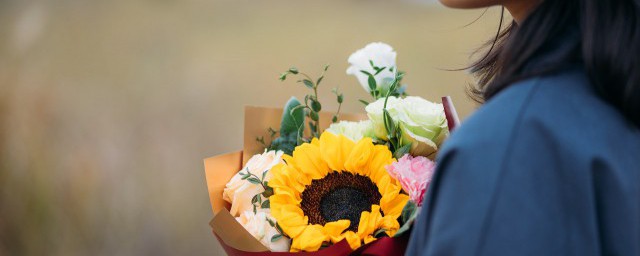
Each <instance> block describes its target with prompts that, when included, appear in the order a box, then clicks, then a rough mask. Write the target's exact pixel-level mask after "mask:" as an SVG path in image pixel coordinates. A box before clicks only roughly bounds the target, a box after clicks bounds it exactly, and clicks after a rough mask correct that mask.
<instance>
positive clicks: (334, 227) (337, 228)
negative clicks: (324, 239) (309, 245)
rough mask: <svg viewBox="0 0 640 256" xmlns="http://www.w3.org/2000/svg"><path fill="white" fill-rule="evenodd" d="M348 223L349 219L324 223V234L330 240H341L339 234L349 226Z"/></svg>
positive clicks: (335, 241) (334, 241) (349, 223)
mask: <svg viewBox="0 0 640 256" xmlns="http://www.w3.org/2000/svg"><path fill="white" fill-rule="evenodd" d="M349 225H351V221H350V220H338V221H333V222H329V223H327V224H324V227H323V231H324V234H325V235H327V236H329V238H331V242H333V243H337V242H338V241H340V240H342V237H341V236H340V235H341V234H342V232H344V230H345V229H347V228H349Z"/></svg>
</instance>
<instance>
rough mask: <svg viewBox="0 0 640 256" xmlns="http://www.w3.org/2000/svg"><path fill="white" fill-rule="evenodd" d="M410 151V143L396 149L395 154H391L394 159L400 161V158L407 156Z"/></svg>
mask: <svg viewBox="0 0 640 256" xmlns="http://www.w3.org/2000/svg"><path fill="white" fill-rule="evenodd" d="M410 150H411V143H409V144H407V145H404V146H402V147H400V148H398V149H396V152H394V153H393V157H395V158H396V159H400V158H401V157H402V156H404V155H406V154H408V153H409V151H410Z"/></svg>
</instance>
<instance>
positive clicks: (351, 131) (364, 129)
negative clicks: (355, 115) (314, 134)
mask: <svg viewBox="0 0 640 256" xmlns="http://www.w3.org/2000/svg"><path fill="white" fill-rule="evenodd" d="M325 131H327V132H330V133H333V134H335V135H344V136H345V137H347V138H349V139H351V140H352V141H354V142H357V141H359V140H361V139H362V138H365V137H367V138H372V139H375V133H374V132H373V123H372V122H371V120H365V121H360V122H351V121H340V122H338V123H334V124H331V126H329V128H328V129H327V130H325Z"/></svg>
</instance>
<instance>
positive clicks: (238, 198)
mask: <svg viewBox="0 0 640 256" xmlns="http://www.w3.org/2000/svg"><path fill="white" fill-rule="evenodd" d="M282 154H283V152H282V151H267V152H265V153H263V154H257V155H254V156H253V157H251V159H249V161H248V162H247V165H246V166H245V167H244V168H243V169H242V170H241V171H240V172H238V174H236V175H235V176H233V178H231V180H230V181H229V182H228V183H227V185H226V187H225V189H224V191H223V193H222V198H223V199H224V200H225V201H227V202H229V203H230V204H231V209H229V212H230V213H231V215H233V216H238V215H239V214H240V213H241V212H244V211H253V204H252V203H251V198H253V197H254V196H255V195H257V194H261V193H262V192H264V188H262V185H260V184H253V183H251V182H249V181H247V180H243V179H242V175H241V174H240V173H246V172H249V173H251V174H253V175H255V176H257V177H259V178H261V177H262V174H263V173H264V172H268V171H269V170H270V169H271V167H273V166H274V165H276V164H278V163H281V162H282ZM270 178H271V175H270V174H269V173H267V174H266V177H265V181H268V180H269V179H270ZM262 199H263V201H264V200H265V199H266V198H264V197H263V198H262Z"/></svg>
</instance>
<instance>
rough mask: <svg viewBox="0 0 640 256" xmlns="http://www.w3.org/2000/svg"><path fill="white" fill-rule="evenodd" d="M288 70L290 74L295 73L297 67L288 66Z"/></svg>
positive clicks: (296, 72)
mask: <svg viewBox="0 0 640 256" xmlns="http://www.w3.org/2000/svg"><path fill="white" fill-rule="evenodd" d="M289 72H290V73H291V74H294V75H297V74H298V72H299V71H298V69H297V68H296V67H291V68H289Z"/></svg>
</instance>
